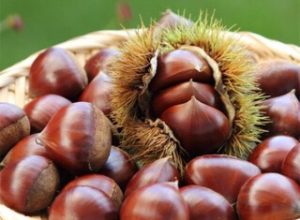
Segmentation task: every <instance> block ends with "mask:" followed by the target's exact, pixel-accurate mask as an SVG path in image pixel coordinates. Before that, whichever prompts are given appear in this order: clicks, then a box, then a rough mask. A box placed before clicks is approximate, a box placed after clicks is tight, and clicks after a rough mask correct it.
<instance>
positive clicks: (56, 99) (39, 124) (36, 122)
mask: <svg viewBox="0 0 300 220" xmlns="http://www.w3.org/2000/svg"><path fill="white" fill-rule="evenodd" d="M70 104H71V102H70V101H69V100H68V99H66V98H64V97H62V96H59V95H54V94H49V95H44V96H40V97H38V98H35V99H33V100H32V101H30V102H29V103H27V104H26V105H25V106H24V111H25V113H26V115H27V116H28V118H29V121H30V125H31V128H32V131H33V130H34V131H35V132H40V131H42V130H43V129H44V127H45V126H46V124H47V123H48V122H49V120H50V118H51V117H52V116H53V115H54V114H55V113H56V112H57V111H58V110H59V109H61V108H62V107H64V106H67V105H70Z"/></svg>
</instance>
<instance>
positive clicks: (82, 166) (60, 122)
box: [38, 102, 111, 174]
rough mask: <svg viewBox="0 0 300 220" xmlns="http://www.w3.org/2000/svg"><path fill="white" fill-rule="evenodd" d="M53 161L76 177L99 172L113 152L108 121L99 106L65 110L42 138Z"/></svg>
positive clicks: (82, 105) (80, 104)
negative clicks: (79, 174)
mask: <svg viewBox="0 0 300 220" xmlns="http://www.w3.org/2000/svg"><path fill="white" fill-rule="evenodd" d="M38 139H39V141H40V142H41V143H42V144H43V145H45V146H46V147H47V149H48V150H49V152H50V154H51V158H53V160H55V161H56V162H57V163H58V164H60V165H61V166H62V167H63V168H65V169H67V170H68V171H69V172H72V173H75V174H76V173H86V172H92V171H98V170H99V169H100V168H101V167H102V165H103V164H104V163H105V162H106V160H107V158H108V156H109V151H110V148H111V129H110V125H109V122H108V119H107V118H106V117H105V115H104V114H103V113H102V112H101V111H100V110H99V109H98V108H97V107H95V106H93V105H92V104H90V103H87V102H77V103H73V104H71V105H69V106H66V107H64V108H61V109H60V110H59V111H58V112H56V114H55V115H54V116H53V117H52V118H51V120H50V121H49V123H48V124H47V126H46V127H45V129H44V130H43V131H42V132H41V133H40V135H39V137H38Z"/></svg>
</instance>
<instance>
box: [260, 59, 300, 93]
mask: <svg viewBox="0 0 300 220" xmlns="http://www.w3.org/2000/svg"><path fill="white" fill-rule="evenodd" d="M257 71H258V72H257V77H258V79H257V81H258V84H259V87H260V88H261V89H262V91H263V92H264V93H266V94H267V95H270V96H271V97H276V96H281V95H284V94H286V93H288V92H290V91H291V90H293V89H296V94H297V96H298V98H300V66H299V65H297V64H296V63H292V62H291V61H287V60H267V61H263V62H261V63H259V65H258V68H257Z"/></svg>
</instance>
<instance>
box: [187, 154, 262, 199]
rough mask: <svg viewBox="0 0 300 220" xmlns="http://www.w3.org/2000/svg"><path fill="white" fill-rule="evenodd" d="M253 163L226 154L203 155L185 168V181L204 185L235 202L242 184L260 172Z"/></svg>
mask: <svg viewBox="0 0 300 220" xmlns="http://www.w3.org/2000/svg"><path fill="white" fill-rule="evenodd" d="M260 173H261V172H260V170H259V168H258V167H257V166H255V165H254V164H252V163H250V162H248V161H245V160H241V159H238V158H235V157H232V156H228V155H220V154H212V155H203V156H199V157H196V158H194V159H193V160H191V161H190V162H189V163H188V164H187V166H186V169H185V182H186V183H187V184H188V185H190V184H193V185H195V184H196V185H200V186H205V187H207V188H210V189H212V190H214V191H215V192H217V193H220V194H221V195H223V196H224V197H225V198H226V199H227V200H228V201H229V202H230V203H235V202H236V200H237V196H238V193H239V191H240V188H241V187H242V185H243V184H244V183H245V182H246V181H247V180H248V179H249V178H250V177H253V176H256V175H258V174H260Z"/></svg>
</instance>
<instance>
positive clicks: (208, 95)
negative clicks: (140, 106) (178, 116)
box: [151, 80, 221, 117]
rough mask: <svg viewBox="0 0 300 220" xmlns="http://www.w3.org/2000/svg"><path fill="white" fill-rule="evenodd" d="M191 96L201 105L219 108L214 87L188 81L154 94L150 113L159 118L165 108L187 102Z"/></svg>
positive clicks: (219, 101) (217, 96)
mask: <svg viewBox="0 0 300 220" xmlns="http://www.w3.org/2000/svg"><path fill="white" fill-rule="evenodd" d="M192 96H194V97H195V98H196V99H197V100H198V101H200V102H202V103H203V104H206V105H209V106H212V107H214V108H220V107H221V99H220V97H219V95H218V94H217V91H216V90H215V89H214V87H212V86H211V85H208V84H204V83H198V82H193V81H192V80H190V81H188V82H184V83H180V84H177V85H175V86H172V87H169V88H167V89H164V90H162V91H160V92H159V93H158V94H156V95H155V96H154V97H153V98H152V103H151V106H152V111H153V112H154V113H155V115H156V116H157V117H159V116H160V115H161V113H162V112H163V111H165V110H166V109H167V108H169V107H171V106H173V105H178V104H182V103H185V102H187V101H189V100H190V99H191V98H192Z"/></svg>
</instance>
